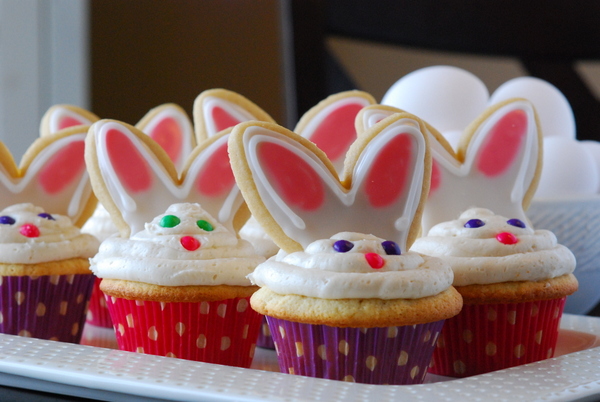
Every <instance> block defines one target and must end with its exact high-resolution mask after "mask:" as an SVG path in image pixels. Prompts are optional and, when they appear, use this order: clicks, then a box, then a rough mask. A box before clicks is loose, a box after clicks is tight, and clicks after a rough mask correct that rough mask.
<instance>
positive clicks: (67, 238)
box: [0, 203, 98, 264]
mask: <svg viewBox="0 0 600 402" xmlns="http://www.w3.org/2000/svg"><path fill="white" fill-rule="evenodd" d="M40 214H41V215H40ZM24 233H25V234H24ZM97 250H98V240H96V238H94V237H93V236H91V235H89V234H82V233H81V231H80V230H79V228H78V227H76V226H74V225H73V223H72V222H71V219H69V218H68V217H66V216H63V215H58V214H46V213H45V212H44V210H43V209H42V208H40V207H37V206H35V205H33V204H29V203H26V204H15V205H12V206H10V207H8V208H5V209H4V210H2V211H0V261H1V262H2V263H5V264H38V263H42V262H48V261H60V260H67V259H70V258H77V257H80V258H89V257H91V256H93V255H94V254H96V251H97Z"/></svg>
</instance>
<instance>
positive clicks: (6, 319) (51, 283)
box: [0, 275, 94, 343]
mask: <svg viewBox="0 0 600 402" xmlns="http://www.w3.org/2000/svg"><path fill="white" fill-rule="evenodd" d="M93 282H94V276H93V275H49V276H1V277H0V332H1V333H3V334H10V335H20V336H26V337H32V338H40V339H48V340H54V341H60V342H69V343H79V341H80V340H81V334H82V331H83V326H84V324H85V319H86V311H87V307H88V301H89V298H90V294H91V292H92V286H93Z"/></svg>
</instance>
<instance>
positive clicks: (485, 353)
mask: <svg viewBox="0 0 600 402" xmlns="http://www.w3.org/2000/svg"><path fill="white" fill-rule="evenodd" d="M411 251H415V252H419V253H422V254H424V255H429V256H435V257H439V258H442V259H443V260H444V261H445V262H447V263H448V264H450V266H451V267H452V269H453V271H454V286H455V287H456V289H457V290H458V291H459V293H460V294H461V295H462V296H463V300H464V307H463V310H462V312H461V313H460V314H459V315H458V316H456V317H454V318H452V319H450V320H448V321H447V322H446V325H445V326H444V329H443V331H442V335H441V337H440V340H439V341H438V347H437V348H436V351H435V352H434V359H433V363H432V367H431V368H430V371H431V372H433V373H435V374H441V375H447V376H454V377H465V376H470V375H475V374H481V373H485V372H490V371H494V370H499V369H503V368H507V367H511V366H516V365H520V364H525V363H531V362H534V361H538V360H542V359H546V358H549V357H552V356H553V354H554V349H555V346H556V340H557V336H558V328H559V323H560V318H561V316H562V311H563V307H564V303H565V300H566V297H567V296H568V295H569V294H572V293H573V292H575V291H576V290H577V286H578V285H577V280H576V279H575V277H574V276H573V274H572V272H573V270H574V269H575V257H574V256H573V254H572V253H571V252H570V251H569V250H568V249H567V248H566V247H564V246H561V245H560V244H557V242H556V237H555V236H554V234H552V233H551V232H549V231H547V230H534V229H533V228H531V227H530V226H529V225H528V224H527V223H526V222H524V221H522V220H520V219H515V218H511V219H509V218H506V217H503V216H499V215H495V214H494V213H493V212H491V211H490V210H487V209H482V208H473V209H469V210H467V211H466V212H464V213H463V214H462V215H461V216H460V218H459V219H457V220H454V221H449V222H444V223H440V224H438V225H436V226H434V227H433V228H432V229H431V230H430V231H429V233H428V234H427V236H426V237H422V238H420V239H417V240H416V241H415V243H414V244H413V246H412V248H411Z"/></svg>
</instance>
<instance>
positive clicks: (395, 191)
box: [365, 134, 414, 207]
mask: <svg viewBox="0 0 600 402" xmlns="http://www.w3.org/2000/svg"><path fill="white" fill-rule="evenodd" d="M412 147H413V142H412V138H411V137H410V135H409V134H401V135H399V136H397V137H395V138H394V139H393V140H391V141H390V142H389V143H387V144H386V145H385V147H383V148H382V149H381V151H380V153H379V155H378V157H377V160H376V161H375V163H373V167H372V168H371V170H370V171H369V173H368V174H367V178H366V183H367V184H366V186H365V192H366V193H367V196H368V198H369V202H370V203H371V205H372V206H374V207H386V206H388V205H390V204H392V203H393V202H394V201H395V200H396V199H397V198H398V196H399V195H400V194H402V193H404V192H405V191H406V185H407V184H409V183H410V182H409V180H410V179H411V177H410V175H411V173H412V170H411V167H412V164H411V163H410V159H411V158H412V155H413V153H414V150H413V149H412Z"/></svg>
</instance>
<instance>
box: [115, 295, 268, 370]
mask: <svg viewBox="0 0 600 402" xmlns="http://www.w3.org/2000/svg"><path fill="white" fill-rule="evenodd" d="M106 302H107V306H108V309H109V311H110V314H111V317H112V320H113V323H114V329H115V334H116V338H117V343H118V345H119V349H121V350H126V351H130V352H138V353H146V354H152V355H158V356H167V357H176V358H180V359H187V360H195V361H201V362H206V363H215V364H224V365H228V366H237V367H244V368H249V367H250V365H251V364H252V359H253V358H254V351H255V348H256V339H257V337H258V331H259V328H260V322H261V319H262V316H261V315H260V314H258V313H257V312H256V311H254V310H253V309H252V308H251V307H250V302H249V298H235V299H227V300H220V301H203V302H194V303H191V302H169V303H161V302H154V301H142V300H128V299H123V298H117V297H112V296H109V295H106Z"/></svg>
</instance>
